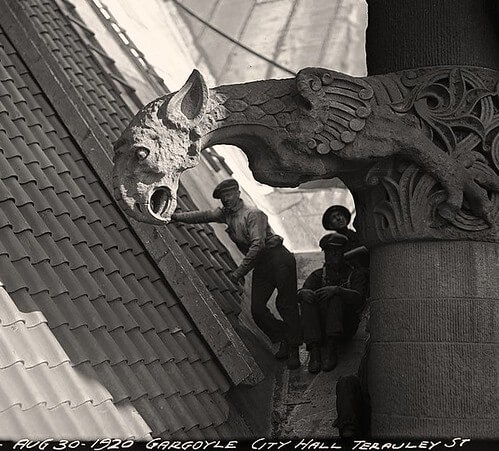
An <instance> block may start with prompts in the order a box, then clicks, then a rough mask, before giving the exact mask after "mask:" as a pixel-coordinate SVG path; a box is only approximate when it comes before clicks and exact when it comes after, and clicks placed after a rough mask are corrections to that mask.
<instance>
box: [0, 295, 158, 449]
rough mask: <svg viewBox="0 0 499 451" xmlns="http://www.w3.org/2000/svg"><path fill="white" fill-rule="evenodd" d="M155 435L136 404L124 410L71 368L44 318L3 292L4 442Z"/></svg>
mask: <svg viewBox="0 0 499 451" xmlns="http://www.w3.org/2000/svg"><path fill="white" fill-rule="evenodd" d="M98 418H105V421H97V419H98ZM149 432H150V429H149V427H148V426H147V424H146V423H145V422H144V420H143V418H142V417H141V416H140V415H139V414H138V412H137V411H136V410H135V409H134V408H133V407H132V406H131V404H130V403H124V404H123V405H122V406H120V409H119V410H118V408H117V407H116V406H115V405H114V404H113V398H112V396H111V394H110V393H109V391H108V390H107V389H106V388H105V387H104V386H102V385H101V384H100V383H99V381H98V380H97V379H96V378H88V377H87V376H86V375H85V373H83V372H80V371H78V370H77V369H76V368H74V367H72V366H71V363H70V359H69V357H68V355H67V354H66V353H65V352H64V350H63V349H62V347H61V345H60V344H59V343H58V342H57V340H56V338H55V337H54V334H53V333H52V332H51V331H50V329H49V328H48V327H47V320H46V319H45V318H44V316H43V314H41V313H40V312H36V311H35V312H31V313H21V312H20V311H19V310H18V308H17V307H16V305H15V303H14V301H13V300H12V299H11V297H10V296H9V294H8V293H7V291H5V288H4V287H3V286H0V439H1V440H9V439H16V438H20V437H30V438H34V439H38V438H47V437H52V438H54V439H58V438H63V437H65V436H71V437H74V438H85V439H90V438H99V437H117V438H135V439H146V438H148V437H149V436H150V435H149Z"/></svg>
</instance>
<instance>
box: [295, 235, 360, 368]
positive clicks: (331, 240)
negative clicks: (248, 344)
mask: <svg viewBox="0 0 499 451" xmlns="http://www.w3.org/2000/svg"><path fill="white" fill-rule="evenodd" d="M347 244H348V238H347V237H346V236H345V235H342V234H340V233H338V232H332V233H328V234H327V235H324V236H323V237H322V238H321V240H320V242H319V246H320V247H321V248H322V250H323V252H324V266H323V267H322V268H320V269H317V270H315V271H314V272H312V273H311V274H310V275H309V276H308V278H307V279H306V280H305V283H304V284H303V288H302V289H300V290H299V291H298V298H299V301H300V303H301V309H302V310H301V315H302V324H303V337H304V341H305V343H306V344H307V349H308V351H309V353H310V360H309V363H308V371H309V372H310V373H318V372H319V371H320V370H321V369H322V370H323V371H331V370H332V369H334V368H335V367H336V365H337V362H338V353H337V345H338V343H340V342H342V341H344V340H347V339H349V338H351V337H352V336H353V335H354V334H355V332H356V331H357V328H358V326H359V322H360V314H361V312H362V310H363V308H364V306H365V303H366V299H367V293H368V288H369V282H368V272H367V270H366V269H365V268H360V267H355V266H353V265H351V264H350V263H349V262H348V261H346V260H345V256H344V252H345V249H347V247H348V246H347ZM363 249H364V250H365V252H367V249H365V248H363ZM363 252H364V251H363V250H362V248H358V249H355V250H350V256H351V257H355V258H358V257H359V255H360V254H362V253H363ZM321 348H325V349H324V350H325V352H324V358H322V357H323V356H322V355H321Z"/></svg>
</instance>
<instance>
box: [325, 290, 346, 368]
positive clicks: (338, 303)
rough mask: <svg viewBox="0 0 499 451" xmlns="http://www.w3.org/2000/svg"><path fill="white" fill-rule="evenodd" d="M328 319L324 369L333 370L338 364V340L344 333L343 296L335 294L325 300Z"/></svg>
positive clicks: (326, 317) (326, 319)
mask: <svg viewBox="0 0 499 451" xmlns="http://www.w3.org/2000/svg"><path fill="white" fill-rule="evenodd" d="M323 303H324V304H323V315H324V318H325V321H326V337H327V342H326V357H325V359H324V362H323V365H322V369H323V370H324V371H331V370H333V369H334V368H335V367H336V365H337V364H338V342H339V340H340V338H341V337H342V335H343V315H344V304H343V300H342V298H341V296H338V295H334V296H331V297H330V298H328V299H325V300H324V301H323Z"/></svg>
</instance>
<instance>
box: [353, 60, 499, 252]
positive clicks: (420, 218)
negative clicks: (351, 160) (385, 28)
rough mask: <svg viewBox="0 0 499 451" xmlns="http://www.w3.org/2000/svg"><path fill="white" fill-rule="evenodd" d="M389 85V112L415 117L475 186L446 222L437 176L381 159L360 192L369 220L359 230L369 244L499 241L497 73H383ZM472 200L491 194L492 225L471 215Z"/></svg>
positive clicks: (360, 207) (457, 69)
mask: <svg viewBox="0 0 499 451" xmlns="http://www.w3.org/2000/svg"><path fill="white" fill-rule="evenodd" d="M383 85H384V87H385V88H386V91H387V93H389V94H390V95H391V96H392V98H395V99H396V100H395V102H393V103H391V108H392V109H393V110H394V111H396V112H397V113H399V114H401V115H413V116H415V117H416V118H417V120H418V121H419V123H420V127H421V129H422V130H423V131H424V134H425V135H426V136H427V137H428V138H429V139H430V140H431V141H432V142H433V144H435V145H436V146H438V147H439V148H440V149H441V150H442V151H444V152H445V153H446V154H448V155H450V156H451V157H452V158H453V159H455V160H456V161H457V162H459V164H460V166H462V167H463V168H464V170H465V171H466V172H467V174H468V177H469V178H470V179H473V180H475V181H476V182H477V184H476V187H475V188H474V190H470V192H469V193H468V194H469V195H468V196H465V199H464V203H463V208H462V209H461V211H459V212H458V213H457V215H456V216H455V217H454V218H450V219H446V220H443V219H442V218H441V216H440V215H439V214H438V207H439V205H440V204H441V203H442V202H443V201H444V200H445V192H444V191H443V190H442V187H441V186H440V185H439V184H438V183H437V181H436V180H435V179H434V178H433V177H431V176H430V175H429V174H428V173H427V172H425V171H424V170H422V169H421V168H420V167H419V166H416V165H415V164H413V163H411V162H410V161H408V160H407V159H404V158H403V157H401V156H396V157H394V158H391V159H388V160H380V161H378V162H376V163H375V164H374V165H372V167H371V168H370V169H369V170H368V171H367V173H366V174H365V176H364V179H363V182H364V186H363V188H361V189H357V190H356V193H355V197H356V202H357V204H358V205H357V208H358V210H359V213H360V215H359V216H360V217H361V218H363V219H361V220H360V223H359V224H358V227H359V228H360V229H361V230H362V231H363V233H364V235H365V238H366V240H367V241H368V242H371V243H373V244H374V243H379V242H393V241H405V240H413V239H414V240H415V239H467V240H470V239H471V240H478V241H483V240H485V241H498V238H499V237H498V224H497V218H499V194H498V193H497V189H496V187H495V186H493V185H494V183H495V182H492V180H495V179H496V178H497V174H498V173H499V76H498V73H497V72H495V71H489V70H485V69H484V70H481V69H476V68H464V67H463V68H461V67H444V68H436V69H418V70H410V71H405V72H402V73H400V74H392V75H388V76H385V77H384V79H383ZM395 86H396V87H397V88H396V89H395V88H394V87H395ZM377 94H378V96H380V89H379V88H378V89H377ZM382 94H383V93H381V95H382ZM355 185H356V186H357V187H359V186H361V184H360V183H359V182H357V183H355ZM470 194H471V195H470ZM473 195H476V196H483V195H487V196H488V199H489V200H490V206H491V208H490V211H489V216H490V217H491V218H495V220H494V221H493V223H492V224H488V223H487V222H486V221H485V220H484V219H482V218H479V217H477V216H476V215H475V214H474V213H473V210H472V205H470V203H471V202H473Z"/></svg>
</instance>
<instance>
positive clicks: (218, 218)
mask: <svg viewBox="0 0 499 451" xmlns="http://www.w3.org/2000/svg"><path fill="white" fill-rule="evenodd" d="M223 218H224V214H223V210H222V209H221V208H216V209H215V210H202V211H182V212H178V213H173V214H172V222H186V223H188V224H202V223H206V222H224V221H223Z"/></svg>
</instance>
